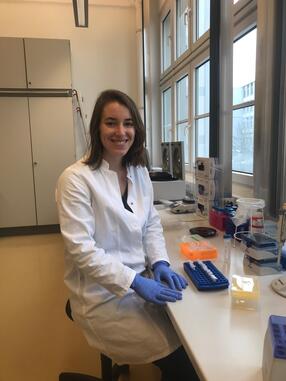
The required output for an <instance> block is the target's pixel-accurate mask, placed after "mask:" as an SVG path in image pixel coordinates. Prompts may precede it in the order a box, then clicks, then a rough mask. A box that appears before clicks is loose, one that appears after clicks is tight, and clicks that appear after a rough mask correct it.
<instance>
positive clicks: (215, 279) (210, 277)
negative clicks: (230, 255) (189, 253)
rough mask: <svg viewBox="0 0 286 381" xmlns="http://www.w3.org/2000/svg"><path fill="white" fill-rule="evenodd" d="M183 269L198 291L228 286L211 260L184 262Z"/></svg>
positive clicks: (220, 288) (226, 280) (225, 279)
mask: <svg viewBox="0 0 286 381" xmlns="http://www.w3.org/2000/svg"><path fill="white" fill-rule="evenodd" d="M183 266H184V270H185V272H186V273H187V275H188V276H189V278H190V279H191V281H192V282H193V284H194V285H195V286H196V288H197V289H198V290H199V291H213V290H222V289H225V288H228V286H229V281H228V279H227V278H226V277H225V276H224V275H223V274H222V273H221V272H220V271H219V270H218V269H217V267H216V266H215V265H214V264H213V263H212V262H211V261H203V262H201V261H195V262H184V265H183Z"/></svg>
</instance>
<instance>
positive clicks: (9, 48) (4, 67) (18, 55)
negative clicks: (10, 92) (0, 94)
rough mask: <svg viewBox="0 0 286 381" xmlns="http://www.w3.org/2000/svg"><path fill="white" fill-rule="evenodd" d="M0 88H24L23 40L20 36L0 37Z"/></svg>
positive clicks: (25, 84)
mask: <svg viewBox="0 0 286 381" xmlns="http://www.w3.org/2000/svg"><path fill="white" fill-rule="evenodd" d="M0 57H1V70H0V88H2V89H19V88H26V87H27V83H26V72H25V56H24V42H23V39H22V38H12V37H1V38H0Z"/></svg>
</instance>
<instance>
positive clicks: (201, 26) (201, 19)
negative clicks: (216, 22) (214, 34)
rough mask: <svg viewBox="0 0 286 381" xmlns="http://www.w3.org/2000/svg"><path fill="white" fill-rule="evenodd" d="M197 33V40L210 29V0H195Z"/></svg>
mask: <svg viewBox="0 0 286 381" xmlns="http://www.w3.org/2000/svg"><path fill="white" fill-rule="evenodd" d="M196 16H197V31H196V39H197V40H198V39H199V38H200V37H201V36H202V35H203V34H204V33H205V32H206V31H207V30H208V29H209V28H210V0H197V15H196Z"/></svg>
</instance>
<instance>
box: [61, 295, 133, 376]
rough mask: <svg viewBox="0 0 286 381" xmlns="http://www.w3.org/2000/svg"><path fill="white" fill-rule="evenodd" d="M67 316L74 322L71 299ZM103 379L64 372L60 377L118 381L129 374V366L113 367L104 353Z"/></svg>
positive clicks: (101, 360)
mask: <svg viewBox="0 0 286 381" xmlns="http://www.w3.org/2000/svg"><path fill="white" fill-rule="evenodd" d="M65 310H66V314H67V316H68V317H69V319H70V320H72V321H73V317H72V309H71V305H70V301H69V299H68V300H67V302H66V307H65ZM100 362H101V374H102V377H101V378H98V377H94V376H90V375H87V374H81V373H70V372H63V373H61V374H60V375H59V381H118V379H119V377H120V375H121V374H125V375H127V374H129V365H117V364H114V365H112V359H111V358H110V357H108V356H106V355H104V354H103V353H101V354H100Z"/></svg>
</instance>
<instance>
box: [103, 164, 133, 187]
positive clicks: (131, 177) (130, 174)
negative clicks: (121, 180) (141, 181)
mask: <svg viewBox="0 0 286 381" xmlns="http://www.w3.org/2000/svg"><path fill="white" fill-rule="evenodd" d="M100 168H101V169H103V170H105V171H109V163H108V162H107V161H106V160H104V159H102V162H101V165H100ZM133 177H134V176H133V174H132V170H131V167H130V166H127V179H128V180H130V182H131V183H133Z"/></svg>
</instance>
